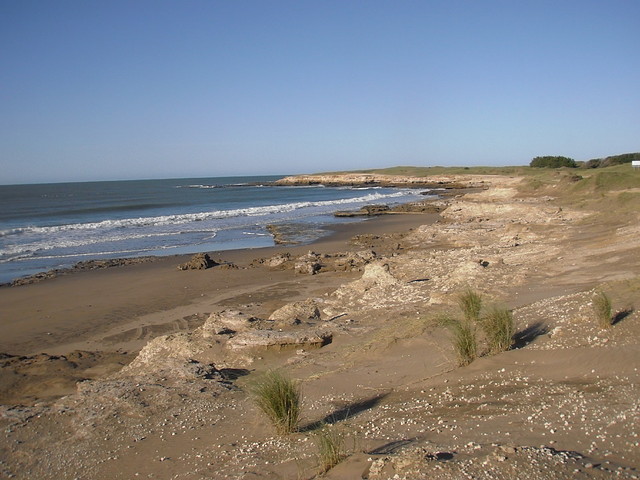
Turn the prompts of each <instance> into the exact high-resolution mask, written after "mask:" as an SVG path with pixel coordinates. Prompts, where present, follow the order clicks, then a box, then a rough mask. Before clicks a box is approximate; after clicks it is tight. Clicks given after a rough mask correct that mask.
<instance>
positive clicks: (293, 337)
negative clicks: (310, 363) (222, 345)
mask: <svg viewBox="0 0 640 480" xmlns="http://www.w3.org/2000/svg"><path fill="white" fill-rule="evenodd" d="M332 338H333V334H332V333H331V332H321V331H317V330H303V331H300V330H295V331H291V332H283V331H273V330H253V331H251V332H244V333H241V334H239V335H237V336H235V337H233V338H232V339H231V340H229V347H230V348H234V349H237V348H266V349H277V350H282V349H286V348H291V347H295V348H300V347H313V348H318V347H322V346H324V345H327V344H328V343H331V340H332Z"/></svg>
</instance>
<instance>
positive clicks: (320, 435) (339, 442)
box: [315, 425, 347, 473]
mask: <svg viewBox="0 0 640 480" xmlns="http://www.w3.org/2000/svg"><path fill="white" fill-rule="evenodd" d="M315 441H316V445H317V447H318V463H319V468H320V473H325V472H327V471H329V470H330V469H332V468H333V467H335V466H336V465H337V464H338V463H340V462H341V461H342V460H343V459H344V458H345V457H346V456H347V452H346V449H345V445H344V435H343V434H342V433H341V432H339V431H337V430H336V429H335V428H332V427H330V426H328V425H325V426H324V427H323V428H321V429H320V430H318V431H317V433H316V434H315Z"/></svg>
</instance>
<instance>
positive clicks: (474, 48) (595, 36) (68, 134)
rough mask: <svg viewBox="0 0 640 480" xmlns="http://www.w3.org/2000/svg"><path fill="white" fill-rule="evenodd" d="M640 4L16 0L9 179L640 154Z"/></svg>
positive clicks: (4, 156)
mask: <svg viewBox="0 0 640 480" xmlns="http://www.w3.org/2000/svg"><path fill="white" fill-rule="evenodd" d="M639 25H640V1H638V0H607V1H603V0H575V1H571V0H552V1H544V0H533V1H524V0H523V1H518V0H503V1H499V0H487V1H482V0H468V1H457V0H441V1H429V0H420V1H409V0H407V1H402V0H398V1H395V0H393V1H392V0H388V1H379V0H360V1H356V0H338V1H331V0H313V1H312V0H291V1H284V0H283V1H280V0H269V1H267V0H224V1H223V0H207V1H195V0H175V1H165V0H148V1H144V0H125V1H120V0H108V1H107V0H105V1H97V0H95V1H92V0H76V1H69V0H56V1H46V0H38V1H32V0H0V183H5V184H6V183H25V182H47V181H73V180H106V179H128V178H163V177H190V176H221V175H245V174H271V173H273V174H286V173H305V172H318V171H327V170H346V169H359V168H373V167H385V166H393V165H423V166H433V165H446V166H449V165H457V166H460V165H465V166H466V165H468V166H472V165H524V164H528V163H529V161H530V160H531V158H533V157H534V156H537V155H565V156H569V157H572V158H574V159H576V160H588V159H590V158H596V157H602V156H607V155H613V154H618V153H625V152H632V151H639V150H640V27H639Z"/></svg>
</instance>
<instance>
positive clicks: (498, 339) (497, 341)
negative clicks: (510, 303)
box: [480, 306, 516, 354]
mask: <svg viewBox="0 0 640 480" xmlns="http://www.w3.org/2000/svg"><path fill="white" fill-rule="evenodd" d="M480 326H481V328H482V330H483V331H484V334H485V336H486V338H487V343H488V346H489V353H490V354H496V353H500V352H506V351H507V350H509V349H510V348H511V347H512V346H513V336H514V335H515V333H516V331H515V323H514V321H513V315H512V314H511V312H510V311H509V310H507V309H506V308H501V307H496V306H494V307H492V308H491V309H490V310H489V312H487V313H486V314H485V315H484V316H483V317H482V320H481V321H480Z"/></svg>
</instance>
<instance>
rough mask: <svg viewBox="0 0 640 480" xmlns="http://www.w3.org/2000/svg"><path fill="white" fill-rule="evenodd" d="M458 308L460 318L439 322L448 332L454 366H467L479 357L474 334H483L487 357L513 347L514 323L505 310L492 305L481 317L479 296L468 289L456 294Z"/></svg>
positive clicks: (442, 319)
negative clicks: (449, 332)
mask: <svg viewBox="0 0 640 480" xmlns="http://www.w3.org/2000/svg"><path fill="white" fill-rule="evenodd" d="M458 306H459V307H460V310H461V311H462V318H458V317H455V316H444V317H442V318H441V319H440V322H439V323H440V324H441V325H443V326H445V327H447V328H448V329H449V330H450V331H451V335H452V337H451V341H452V343H453V348H454V350H455V352H456V355H457V360H458V366H461V367H463V366H466V365H469V364H470V363H471V362H473V361H474V360H475V359H476V358H477V357H478V356H479V342H478V331H481V332H482V334H483V337H484V341H485V342H486V350H485V351H486V353H488V354H491V355H495V354H497V353H500V352H505V351H507V350H509V349H511V347H513V344H514V335H515V333H516V332H515V322H514V320H513V315H512V314H511V312H510V311H509V310H508V309H506V308H502V307H497V306H492V307H490V308H489V310H488V311H487V312H486V313H484V314H483V313H482V309H483V299H482V296H481V295H480V294H479V293H478V292H476V291H474V290H471V289H467V290H465V291H464V292H463V293H461V294H460V295H458Z"/></svg>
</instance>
